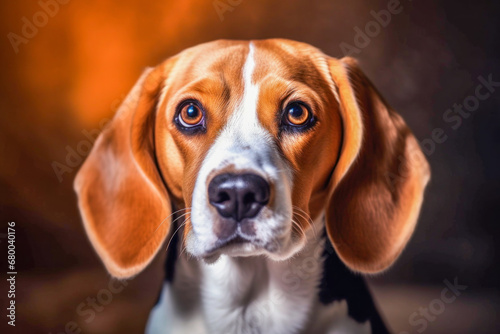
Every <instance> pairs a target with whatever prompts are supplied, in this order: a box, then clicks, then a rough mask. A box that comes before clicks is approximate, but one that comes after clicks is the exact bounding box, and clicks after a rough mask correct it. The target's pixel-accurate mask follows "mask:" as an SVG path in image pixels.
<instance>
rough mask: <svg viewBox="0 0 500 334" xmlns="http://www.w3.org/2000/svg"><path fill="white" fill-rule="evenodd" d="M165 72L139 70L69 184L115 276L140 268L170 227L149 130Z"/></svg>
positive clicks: (94, 241) (97, 247) (166, 198)
mask: <svg viewBox="0 0 500 334" xmlns="http://www.w3.org/2000/svg"><path fill="white" fill-rule="evenodd" d="M164 70H165V68H164V67H162V66H161V65H160V66H158V67H157V68H155V69H147V70H145V71H144V73H143V74H142V76H141V78H140V79H139V80H138V82H137V83H136V84H135V86H134V87H133V89H132V90H131V92H130V93H129V94H128V96H127V97H126V98H125V100H124V102H123V103H122V105H121V106H120V108H119V109H118V112H117V114H116V115H115V117H114V118H113V120H112V121H111V123H110V124H109V125H108V126H107V128H106V129H105V130H104V131H103V132H102V133H101V135H100V136H99V138H98V139H97V141H96V143H95V145H94V147H93V149H92V151H91V153H90V155H89V156H88V158H87V160H86V161H85V163H84V164H83V166H82V167H81V169H80V171H79V172H78V175H77V176H76V179H75V183H74V187H75V191H76V193H77V194H78V199H79V201H78V204H79V208H80V212H81V215H82V219H83V223H84V226H85V230H86V231H87V234H88V236H89V239H90V241H91V243H92V245H93V246H94V248H95V250H96V251H97V253H98V255H99V256H100V258H101V259H102V261H103V262H104V264H105V266H106V268H107V270H108V271H109V272H110V273H111V274H112V275H113V276H115V277H120V278H125V277H130V276H132V275H135V274H137V273H139V272H140V271H141V270H142V269H144V267H145V266H146V265H147V264H148V263H149V262H150V261H151V260H152V259H153V257H154V255H155V254H156V252H157V251H158V249H159V248H160V246H161V245H162V243H163V241H164V239H165V237H166V235H167V233H168V231H169V227H170V219H169V215H170V213H171V203H170V200H169V196H168V193H167V190H166V188H165V186H164V183H163V180H162V177H161V175H160V173H159V171H158V169H157V164H156V158H155V152H154V133H153V129H154V124H155V114H156V106H157V99H158V97H159V94H160V92H161V88H162V83H163V82H164V79H165V78H164Z"/></svg>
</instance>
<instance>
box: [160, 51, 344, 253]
mask: <svg viewBox="0 0 500 334" xmlns="http://www.w3.org/2000/svg"><path fill="white" fill-rule="evenodd" d="M297 44H298V43H297ZM293 45H294V44H292V43H286V44H285V43H283V45H277V44H276V43H275V42H269V41H264V42H253V43H228V42H219V43H215V44H213V43H211V44H208V45H202V46H199V47H196V48H194V49H192V50H189V51H188V55H187V56H183V55H181V57H182V58H183V63H182V64H177V65H176V69H175V70H174V71H172V73H171V74H170V77H169V80H172V82H175V83H176V84H175V85H172V86H171V87H170V88H167V89H166V90H165V92H164V94H163V96H162V97H161V103H160V107H159V108H158V110H157V112H158V116H157V117H158V121H157V122H156V130H157V133H158V136H157V138H156V144H157V149H156V154H157V159H158V162H159V165H160V168H161V171H162V175H164V177H165V179H166V184H167V185H168V186H169V187H172V188H175V189H176V190H177V193H178V194H179V195H181V194H182V199H181V200H180V202H181V203H182V202H183V203H185V204H184V205H185V206H186V207H187V208H189V209H188V210H187V211H188V212H186V216H187V217H186V219H185V221H186V229H185V231H186V233H185V238H186V240H185V241H186V244H187V250H188V251H189V252H190V253H192V254H193V255H195V256H198V257H204V258H210V257H214V256H217V255H218V254H220V253H226V254H230V255H243V256H248V255H257V254H262V253H265V254H267V255H269V256H271V257H273V258H283V257H288V256H290V255H291V254H292V253H293V252H294V251H296V250H297V249H298V248H300V245H301V244H303V242H304V241H305V240H304V231H305V230H307V229H308V228H310V226H309V225H310V222H309V221H308V219H307V218H306V217H305V213H306V214H307V215H309V214H312V216H313V217H314V216H316V215H317V214H318V208H315V210H314V212H312V213H311V211H310V208H309V205H310V202H311V201H310V199H311V195H312V193H313V192H316V193H318V192H321V191H323V192H324V190H325V189H326V188H327V186H326V184H327V181H328V178H329V176H330V172H331V170H332V169H333V166H334V164H335V162H336V159H337V156H338V150H339V146H340V138H341V123H340V115H339V113H338V102H336V100H335V96H334V94H333V91H332V90H331V89H330V82H329V77H328V76H327V75H328V72H327V67H326V63H325V62H323V63H320V64H319V66H318V65H317V62H315V60H314V58H313V57H311V52H317V51H315V49H313V48H312V47H305V46H302V47H295V48H293ZM200 59H203V60H202V61H200ZM321 65H322V66H323V68H321ZM172 152H175V156H176V157H178V158H177V159H179V161H181V162H182V163H180V164H179V166H176V168H175V169H174V168H172V166H171V164H172V162H171V161H172V158H171V155H170V154H171V153H172ZM324 152H329V154H326V155H325V154H324ZM324 194H325V196H326V193H325V192H324ZM181 205H182V204H181ZM294 208H295V209H294ZM294 210H295V212H294ZM294 213H295V214H294Z"/></svg>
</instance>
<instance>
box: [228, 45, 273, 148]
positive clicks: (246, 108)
mask: <svg viewBox="0 0 500 334" xmlns="http://www.w3.org/2000/svg"><path fill="white" fill-rule="evenodd" d="M249 49H250V50H249V52H248V55H247V59H246V61H245V65H244V66H243V73H242V74H243V75H242V77H243V96H242V97H241V99H240V102H239V104H238V107H237V108H236V110H235V111H234V112H233V114H232V115H231V117H230V119H229V120H228V122H227V124H226V126H225V127H224V133H223V135H222V136H221V137H224V135H226V136H227V135H229V134H231V135H232V137H233V138H234V137H236V138H234V139H236V140H237V141H238V143H239V144H240V143H241V144H243V143H245V142H246V143H252V142H253V141H255V139H256V138H255V135H257V134H258V135H260V136H263V138H267V137H268V136H269V134H268V133H267V131H265V130H264V128H263V127H262V126H261V125H260V123H259V119H258V113H257V106H258V102H259V86H258V85H257V84H256V83H254V81H253V80H252V77H253V73H254V71H255V57H254V54H255V46H254V45H253V43H251V42H250V44H249ZM236 133H237V134H236Z"/></svg>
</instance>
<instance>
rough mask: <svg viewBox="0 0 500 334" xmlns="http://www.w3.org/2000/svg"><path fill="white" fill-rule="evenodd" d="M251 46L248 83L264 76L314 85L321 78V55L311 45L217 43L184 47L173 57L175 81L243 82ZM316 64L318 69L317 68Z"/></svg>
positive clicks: (269, 41) (274, 41)
mask: <svg viewBox="0 0 500 334" xmlns="http://www.w3.org/2000/svg"><path fill="white" fill-rule="evenodd" d="M250 45H252V46H253V48H254V52H253V57H254V59H255V69H254V73H253V75H252V80H254V81H256V82H259V81H261V80H263V79H265V78H266V77H268V76H272V77H274V78H283V79H286V80H295V81H300V82H303V83H306V84H311V85H314V83H315V82H316V81H317V80H318V79H323V73H321V72H322V71H321V68H320V67H321V65H322V62H324V60H323V59H322V58H323V54H322V53H321V51H319V50H318V49H316V48H314V47H313V46H311V45H308V44H305V43H300V42H295V41H291V40H286V39H266V40H251V41H239V40H217V41H213V42H208V43H203V44H200V45H197V46H194V47H191V48H188V49H186V50H184V51H182V52H181V53H179V54H178V55H177V58H178V60H177V62H176V66H175V67H176V70H175V71H174V72H173V73H172V75H173V76H175V77H176V79H175V82H181V83H186V82H190V81H195V80H200V79H201V78H210V79H217V80H224V81H225V82H227V83H229V84H237V82H240V83H241V82H242V81H243V67H244V65H245V63H246V61H247V58H248V55H249V53H250ZM318 65H320V66H318Z"/></svg>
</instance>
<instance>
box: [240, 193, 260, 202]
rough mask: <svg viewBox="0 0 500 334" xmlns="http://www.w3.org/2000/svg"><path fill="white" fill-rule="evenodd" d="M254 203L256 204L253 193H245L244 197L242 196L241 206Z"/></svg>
mask: <svg viewBox="0 0 500 334" xmlns="http://www.w3.org/2000/svg"><path fill="white" fill-rule="evenodd" d="M254 202H257V201H256V200H255V194H254V193H246V194H245V196H243V204H247V205H248V204H252V203H254Z"/></svg>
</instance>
